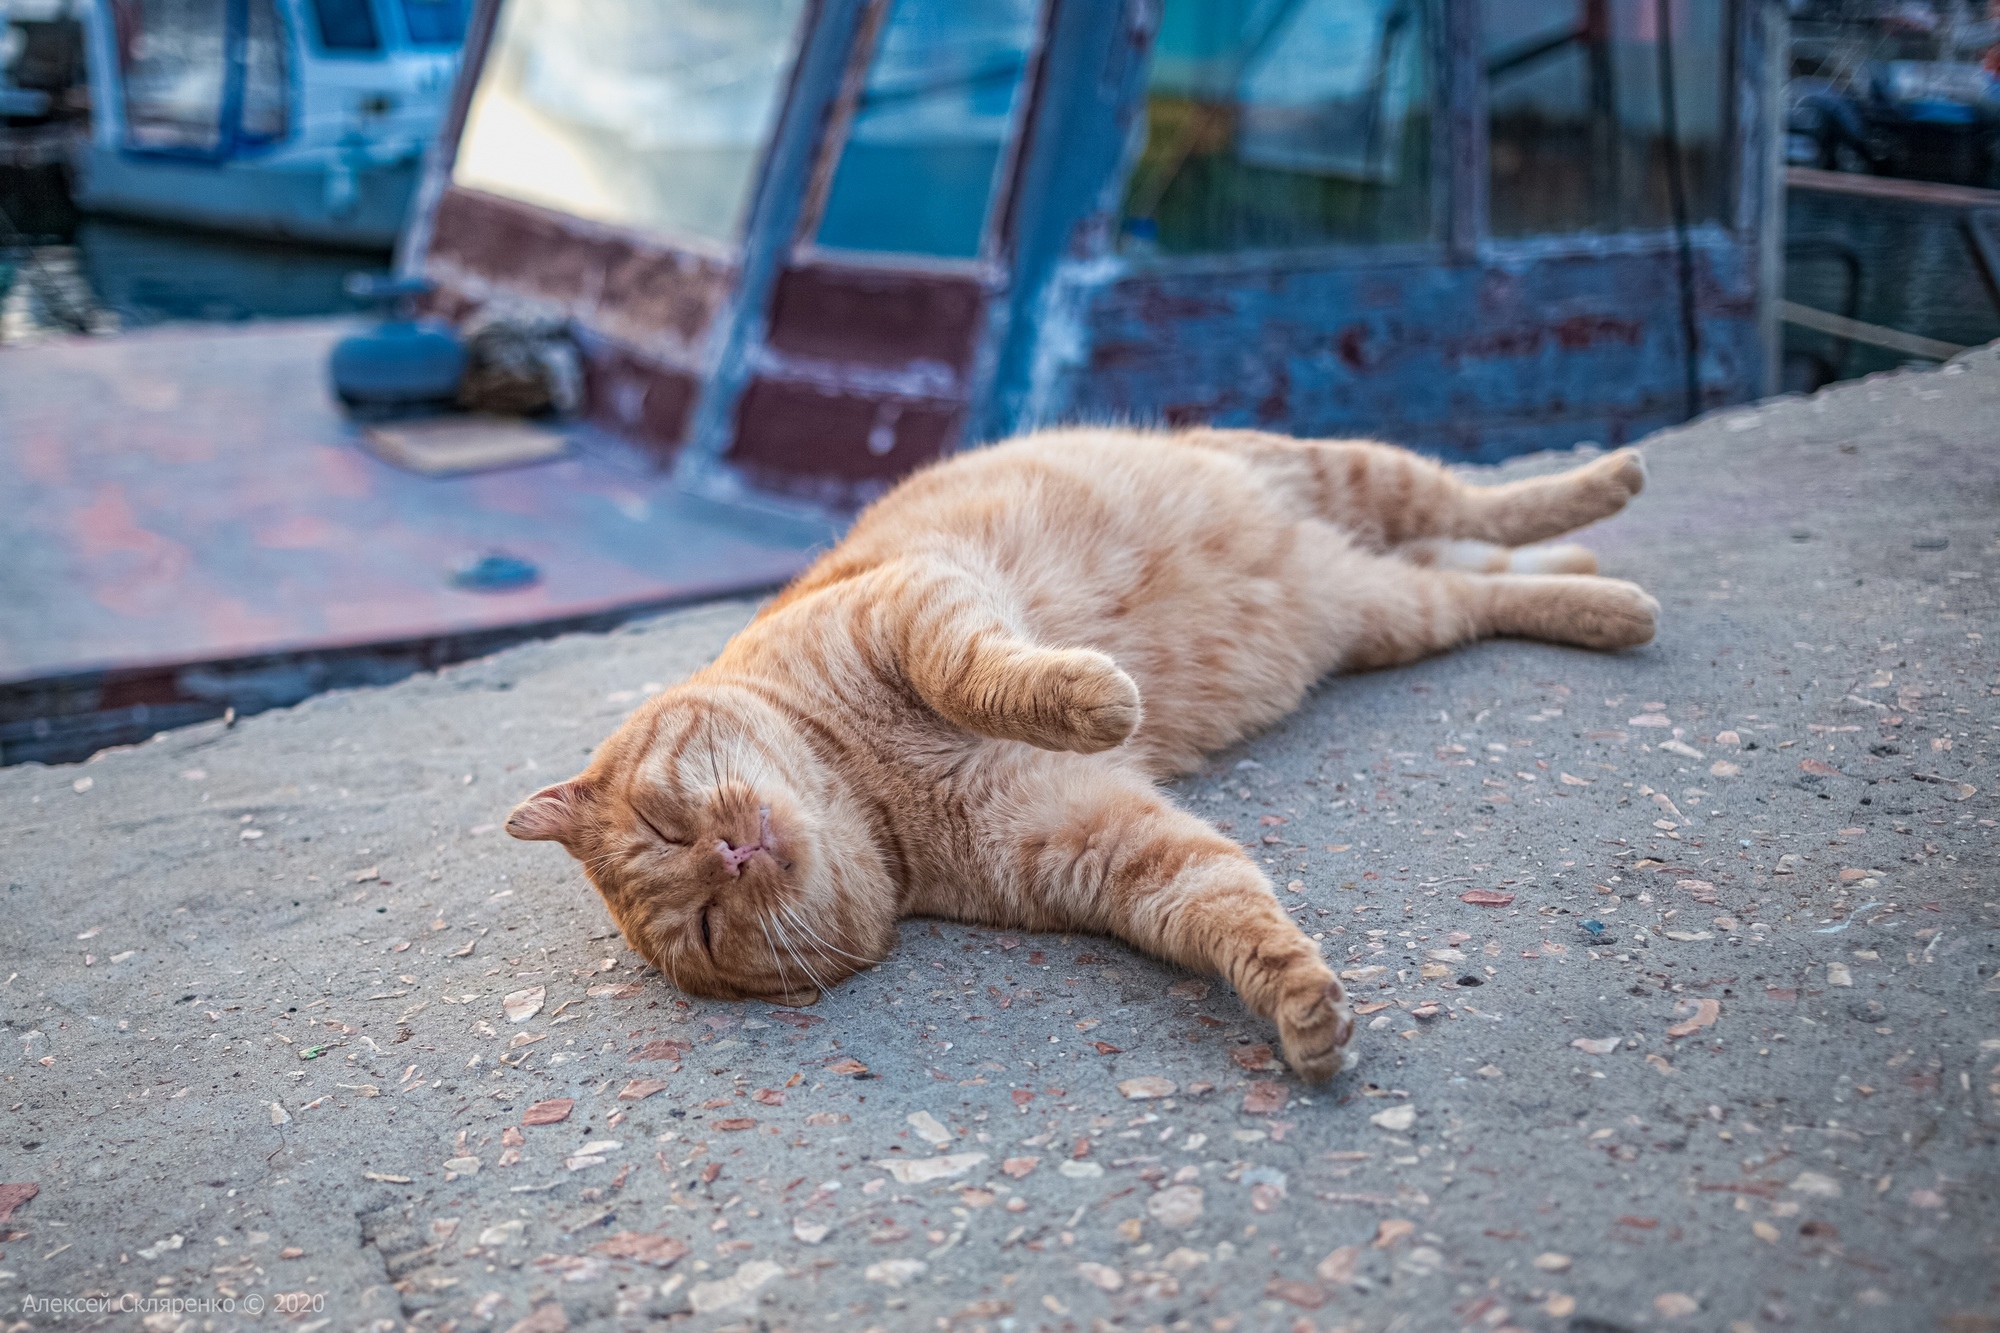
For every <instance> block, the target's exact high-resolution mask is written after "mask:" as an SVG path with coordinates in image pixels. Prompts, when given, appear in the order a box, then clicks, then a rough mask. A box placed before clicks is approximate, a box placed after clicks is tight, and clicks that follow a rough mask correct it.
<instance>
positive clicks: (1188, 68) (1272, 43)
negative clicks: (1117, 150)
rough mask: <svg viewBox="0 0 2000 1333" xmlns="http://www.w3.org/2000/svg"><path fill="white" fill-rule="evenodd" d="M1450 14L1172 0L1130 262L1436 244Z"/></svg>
mask: <svg viewBox="0 0 2000 1333" xmlns="http://www.w3.org/2000/svg"><path fill="white" fill-rule="evenodd" d="M1436 8H1437V0H1248V2H1247V3H1246V2H1245V0H1166V3H1165V5H1164V7H1163V8H1162V10H1161V14H1160V26H1159V32H1158V34H1157V35H1156V36H1155V38H1154V40H1153V58H1152V66H1151V69H1150V72H1149V73H1148V75H1147V95H1146V144H1145V148H1144V150H1143V152H1142V153H1141V154H1140V157H1139V162H1138V165H1137V166H1136V167H1135V168H1134V170H1133V172H1132V176H1131V179H1130V181H1129V183H1128V185H1127V187H1126V193H1125V220H1124V237H1123V245H1124V247H1125V249H1126V250H1128V251H1139V252H1145V251H1152V250H1157V251H1159V252H1163V253H1167V254H1187V253H1195V252H1202V251H1226V250H1245V249H1265V248H1284V247H1295V246H1307V245H1328V244H1373V243H1377V242H1386V241H1412V240H1423V239H1428V238H1430V237H1431V236H1433V235H1434V234H1435V231H1436V220H1435V218H1434V213H1435V210H1434V209H1433V208H1432V204H1431V122H1432V108H1433V89H1434V88H1435V87H1436V85H1437V80H1436V77H1435V72H1434V70H1435V65H1436V61H1437V56H1436V53H1435V50H1434V42H1435V34H1436V32H1437V16H1436Z"/></svg>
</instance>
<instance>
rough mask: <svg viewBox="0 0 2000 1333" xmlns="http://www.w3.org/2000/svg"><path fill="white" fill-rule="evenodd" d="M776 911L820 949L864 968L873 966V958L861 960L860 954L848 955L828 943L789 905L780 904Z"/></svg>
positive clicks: (837, 946) (835, 945)
mask: <svg viewBox="0 0 2000 1333" xmlns="http://www.w3.org/2000/svg"><path fill="white" fill-rule="evenodd" d="M778 910H779V911H781V912H783V913H784V914H785V915H786V916H787V917H789V918H790V919H791V922H792V924H793V925H795V926H797V927H798V928H799V929H800V930H803V931H804V932H805V933H806V934H808V935H810V936H812V937H813V938H814V939H815V940H818V941H819V944H820V947H821V948H822V949H824V950H830V951H832V952H833V953H837V954H840V955H842V956H844V957H847V958H852V959H853V960H854V961H855V962H857V963H860V964H861V965H862V966H864V967H873V966H875V960H874V959H873V958H863V957H862V956H861V955H860V954H857V953H848V952H847V950H845V949H843V948H841V947H840V946H839V945H837V944H833V943H830V942H828V941H827V940H826V939H825V938H824V937H822V936H821V935H820V933H819V932H818V931H816V930H814V929H813V928H812V924H811V923H810V922H808V921H807V920H806V919H805V918H804V917H803V916H801V915H800V914H799V912H798V910H797V909H796V908H794V907H793V906H792V905H791V904H789V903H786V904H781V905H780V906H779V908H778Z"/></svg>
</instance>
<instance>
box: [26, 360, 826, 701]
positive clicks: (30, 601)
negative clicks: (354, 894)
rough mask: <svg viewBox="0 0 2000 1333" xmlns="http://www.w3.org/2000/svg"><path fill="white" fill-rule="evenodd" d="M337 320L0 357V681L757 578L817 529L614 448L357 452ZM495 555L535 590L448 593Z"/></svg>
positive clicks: (770, 578) (375, 636) (552, 610)
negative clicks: (431, 456) (544, 454)
mask: <svg viewBox="0 0 2000 1333" xmlns="http://www.w3.org/2000/svg"><path fill="white" fill-rule="evenodd" d="M349 327H351V326H350V325H348V324H346V323H345V322H334V321H313V322H305V323H283V324H252V325H239V326H231V327H228V328H224V329H217V328H210V327H200V328H196V327H186V326H183V327H177V328H165V329H157V330H152V331H148V332H142V333H135V334H131V335H128V336H124V337H119V338H115V339H101V340H98V339H75V340H69V341H63V342H58V343H51V344H45V345H42V346H38V347H32V348H24V349H19V350H12V351H7V352H4V353H0V512H4V513H5V514H6V516H7V517H6V520H5V522H4V524H0V683H6V682H13V681H21V680H28V679H35V678H40V677H46V676H52V675H58V674H65V673H70V672H77V671H84V670H91V669H97V668H126V667H143V666H162V665H171V664H178V663H188V662H205V661H215V660H219V659H224V658H233V657H242V656H246V655H251V654H258V653H266V652H283V651H300V650H307V651H310V650H316V649H329V648H343V647H352V646H357V645H366V644H371V643H382V642H396V641H409V640H413V639H424V638H430V637H434V636H441V635H449V634H455V633H463V632H467V631H477V630H487V629H496V628H504V627H507V626H511V625H521V624H531V623H536V622H543V621H552V620H562V619H567V618H572V617H579V616H588V615H595V614H602V613H605V612H614V611H617V610H619V609H621V608H626V607H640V606H646V605H655V604H662V603H668V602H672V601H676V600H686V599H691V598H696V597H705V596H714V595H719V594H724V593H730V592H738V591H745V590H750V589H757V588H764V587H769V586H771V585H773V584H776V583H779V582H781V581H783V580H784V579H785V578H786V577H788V576H789V575H790V574H791V573H793V572H794V571H795V570H797V569H798V568H800V567H801V566H802V565H803V563H804V561H805V559H806V557H807V555H808V554H809V552H810V550H811V549H812V548H813V547H814V546H815V544H818V543H822V542H824V541H826V540H827V539H828V538H829V537H830V533H829V532H827V531H825V530H823V529H818V528H815V527H814V526H813V525H810V524H805V523H795V522H791V521H788V520H784V519H779V518H773V517H768V516H765V515H761V514H756V515H753V514H746V513H741V512H738V511H735V510H732V509H728V508H725V507H723V506H719V505H715V504H712V503H709V502H706V501H701V500H696V499H692V498H690V497H687V496H685V495H681V494H679V493H677V492H676V491H675V489H674V488H673V486H672V483H671V482H670V480H669V479H668V478H667V477H665V476H663V475H660V474H657V473H652V472H648V471H646V470H645V469H644V467H643V466H642V465H640V464H638V463H637V462H636V461H631V460H628V459H626V458H625V457H624V456H622V455H621V454H619V453H618V452H616V451H615V450H612V449H592V448H590V447H588V445H587V444H586V446H585V449H584V451H583V452H582V453H580V454H579V455H577V456H573V457H571V458H569V459H565V460H562V461H558V462H554V463H546V464H541V465H538V466H534V467H526V468H520V469H515V470H511V471H506V472H494V473H487V474H484V475H480V476H473V477H463V478H454V479H447V480H436V479H428V478H423V477H418V476H413V475H410V474H408V473H405V472H402V471H399V470H398V469H396V468H393V467H390V466H388V465H387V464H385V463H382V462H379V461H377V460H376V459H374V458H372V457H370V456H369V455H367V454H365V453H363V452H362V451H361V450H360V449H359V448H358V447H357V446H356V444H355V442H354V435H353V432H352V430H351V428H350V427H349V425H348V424H347V422H346V421H345V419H344V418H343V417H342V415H341V413H340V412H339V411H338V409H337V407H336V406H335V404H334V403H333V401H332V399H331V397H330V395H329V394H328V392H327V389H326V374H325V366H326V355H327V351H328V349H329V348H330V347H331V346H332V344H333V342H334V341H335V340H336V339H337V338H338V337H340V336H341V335H342V334H343V333H344V332H345V331H347V329H348V328H349ZM493 549H500V550H504V551H506V552H508V553H509V554H512V555H517V556H521V557H524V558H526V559H528V560H532V561H534V562H535V563H536V564H537V565H539V566H540V567H541V570H542V581H541V582H540V583H539V584H537V585H535V586H533V587H530V588H526V589H522V590H520V591H515V592H505V593H478V592H467V591H461V590H459V589H456V588H454V587H452V586H451V584H450V582H449V578H450V573H451V570H452V569H453V568H454V567H455V566H456V565H458V564H459V563H460V562H461V561H463V560H465V559H467V558H468V557H475V556H477V555H479V554H481V553H483V552H485V551H488V550H493Z"/></svg>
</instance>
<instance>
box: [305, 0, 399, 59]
mask: <svg viewBox="0 0 2000 1333" xmlns="http://www.w3.org/2000/svg"><path fill="white" fill-rule="evenodd" d="M312 8H313V18H314V20H315V21H316V22H317V23H318V25H319V44H320V46H321V48H322V49H324V50H328V51H379V50H381V49H382V34H381V32H380V30H379V29H377V28H376V26H375V10H374V7H373V6H372V4H371V3H370V0H312Z"/></svg>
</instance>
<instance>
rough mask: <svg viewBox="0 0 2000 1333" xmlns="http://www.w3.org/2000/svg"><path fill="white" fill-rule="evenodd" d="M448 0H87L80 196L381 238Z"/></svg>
mask: <svg viewBox="0 0 2000 1333" xmlns="http://www.w3.org/2000/svg"><path fill="white" fill-rule="evenodd" d="M464 2H465V0H92V3H91V4H90V5H89V7H88V8H87V9H86V10H85V11H84V16H85V45H86V49H87V52H88V64H89V81H90V84H89V87H90V93H89V102H90V108H91V120H90V136H89V140H88V142H87V144H86V145H84V146H83V147H82V148H81V150H80V151H79V153H78V155H77V161H76V178H75V183H74V191H75V198H76V201H77V203H78V205H79V206H80V207H82V208H83V209H84V210H86V211H89V212H98V213H110V214H119V215H124V216H129V217H139V218H148V219H153V220H158V221H167V222H176V223H183V224H193V225H197V226H202V227H211V228H217V229H220V230H225V231H232V232H241V233H245V234H248V235H253V236H263V237H278V238H285V239H294V240H306V241H316V242H322V243H330V244H336V245H358V246H381V247H386V246H389V245H392V244H393V243H394V242H395V238H396V236H397V234H398V232H399V231H400V230H401V228H402V224H403V218H404V215H405V214H406V213H407V211H408V209H409V203H410V196H411V193H412V191H413V190H414V189H415V186H416V180H417V174H418V168H419V164H420V163H421V162H422V159H423V154H424V150H425V148H426V146H427V145H428V144H429V142H430V141H431V139H432V138H433V137H434V136H435V134H436V132H437V125H438V120H439V118H440V116H441V115H442V114H443V111H444V106H445V102H446V99H447V98H448V96H449V95H450V91H451V84H452V79H453V78H454V76H455V75H456V72H457V67H458V50H459V45H460V43H461V42H462V41H463V40H464V37H465V11H464Z"/></svg>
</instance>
